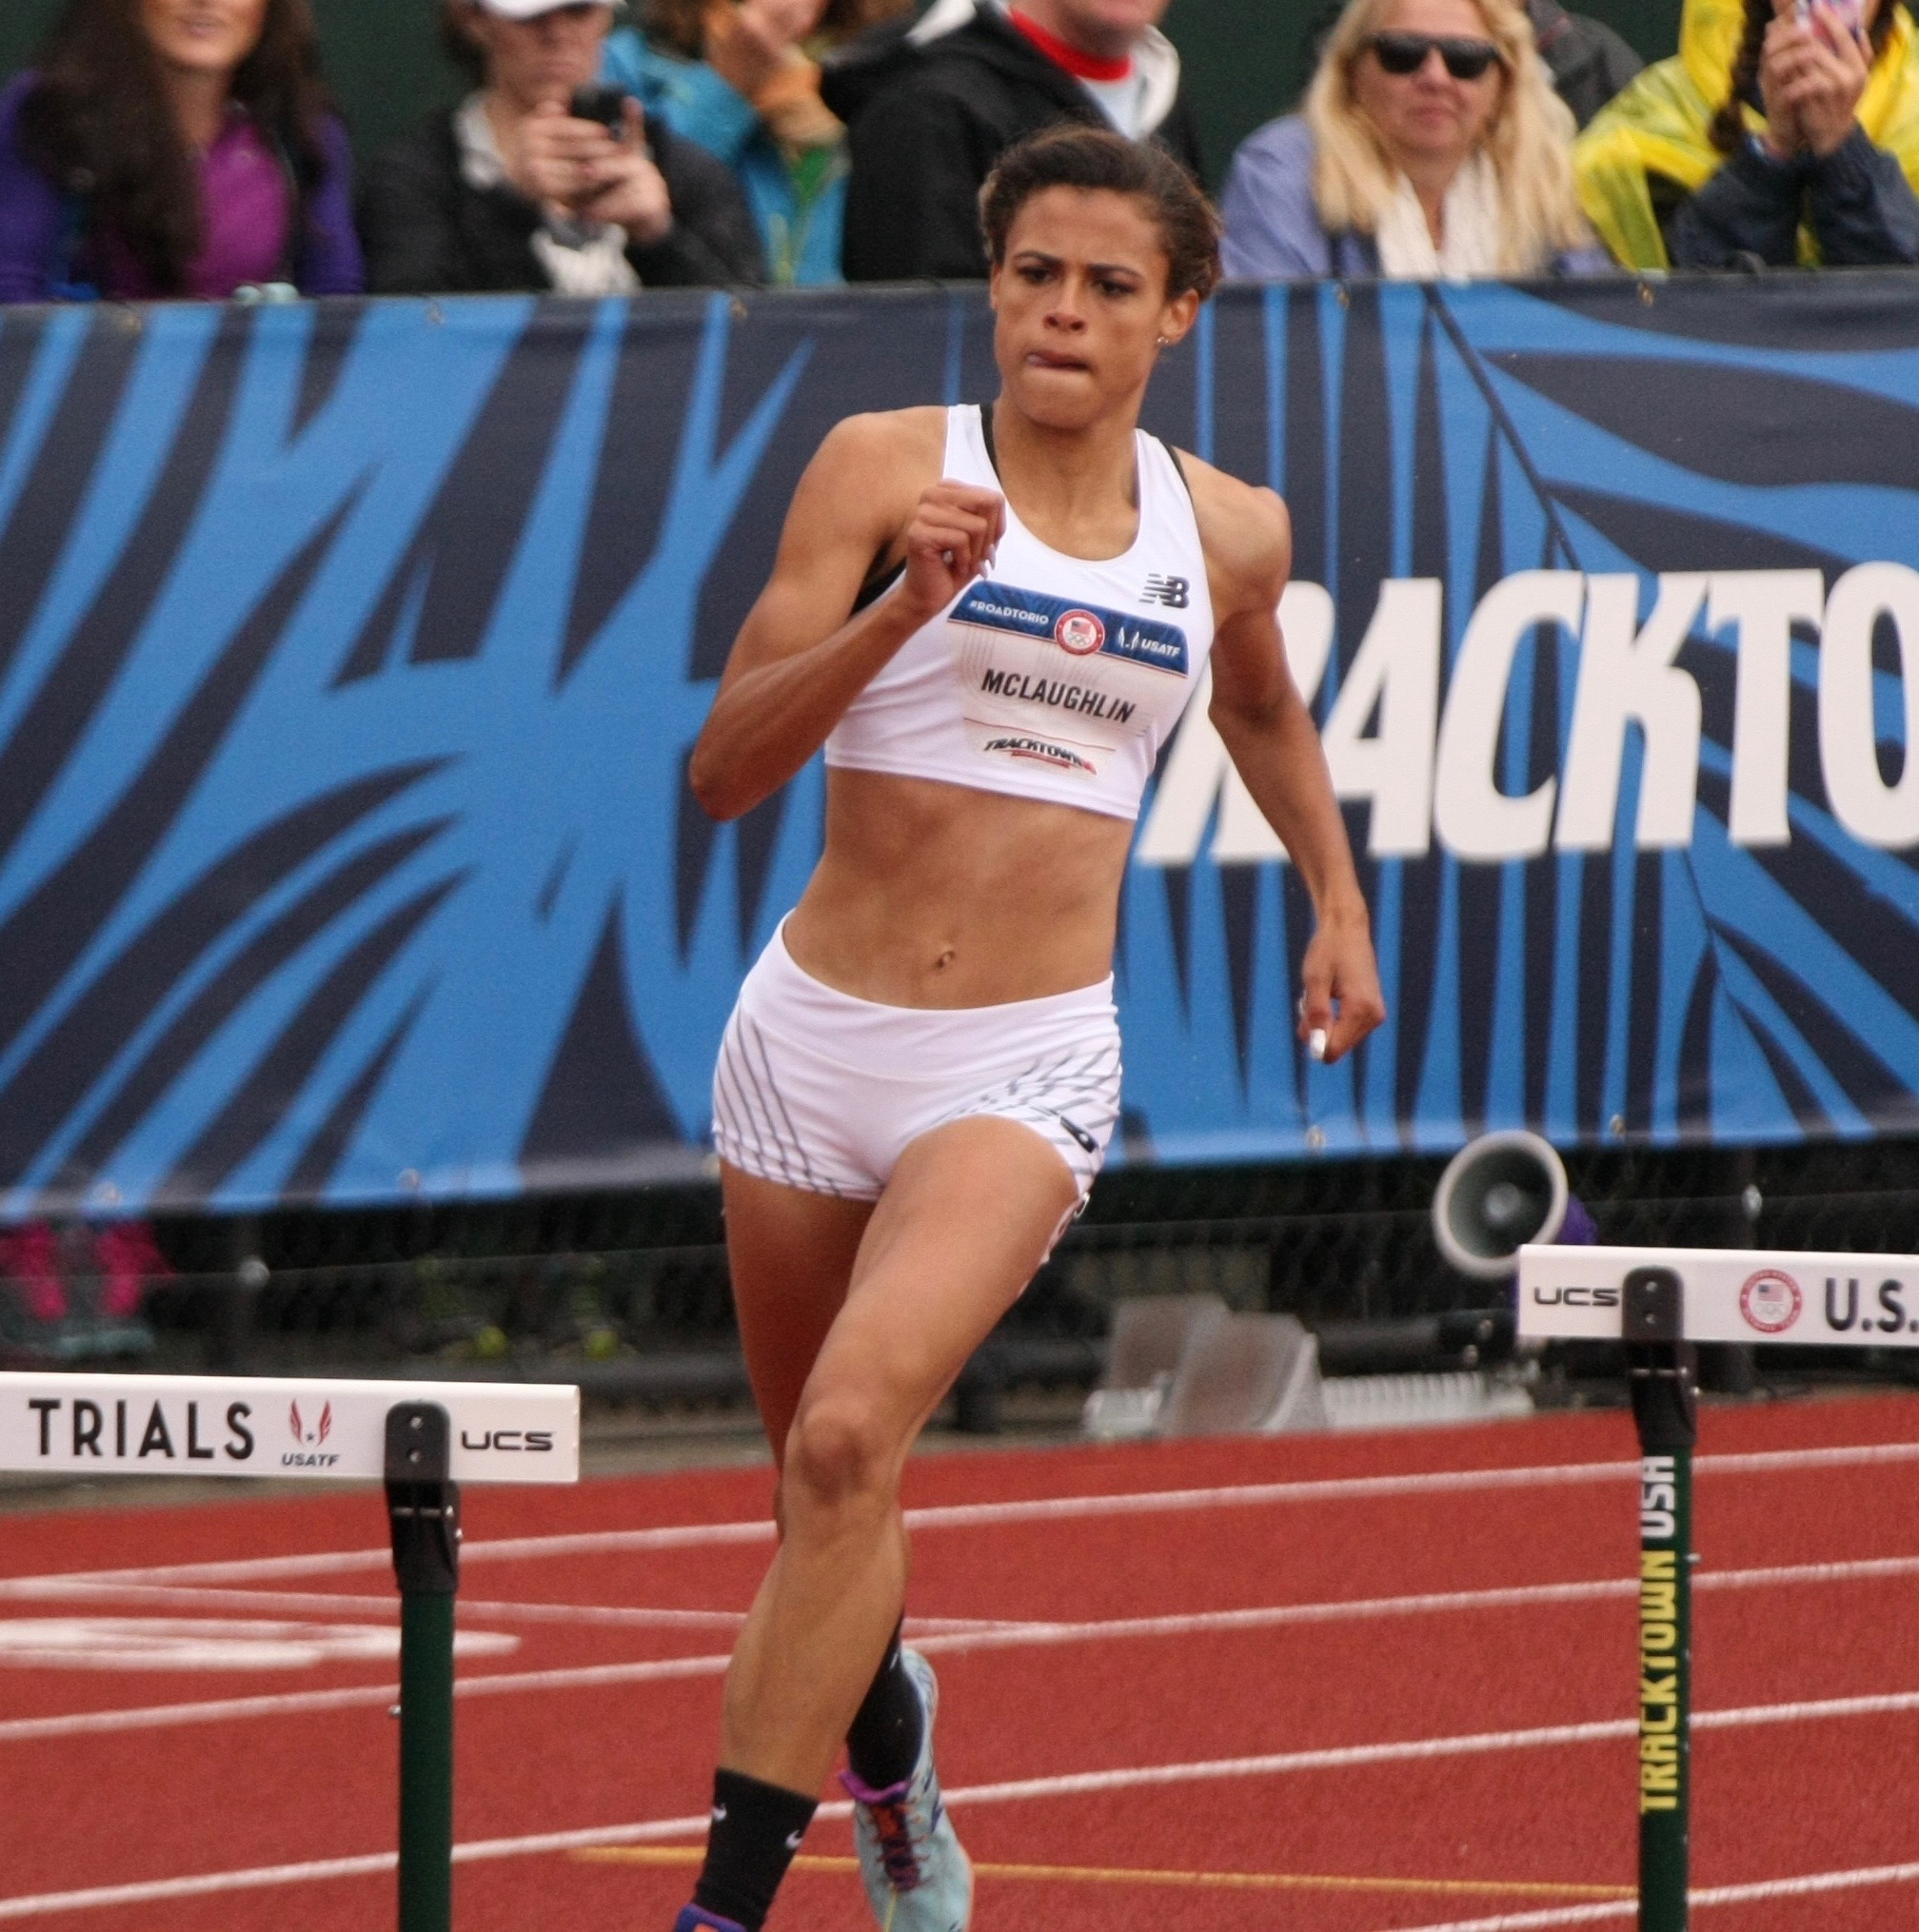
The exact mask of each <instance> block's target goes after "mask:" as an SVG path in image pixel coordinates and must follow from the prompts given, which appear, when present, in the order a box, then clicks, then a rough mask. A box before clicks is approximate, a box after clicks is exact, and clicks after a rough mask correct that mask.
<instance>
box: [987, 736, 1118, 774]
mask: <svg viewBox="0 0 1919 1932" xmlns="http://www.w3.org/2000/svg"><path fill="white" fill-rule="evenodd" d="M981 749H982V750H984V751H1003V752H1004V753H1005V754H1006V756H1007V757H1008V758H1028V759H1035V760H1037V761H1038V762H1039V763H1040V764H1042V765H1057V766H1058V767H1059V768H1060V769H1061V770H1063V771H1069V772H1084V773H1085V774H1086V775H1087V777H1088V778H1096V779H1097V778H1098V776H1099V774H1098V770H1097V769H1096V768H1095V766H1094V765H1093V764H1092V763H1091V762H1090V761H1089V760H1088V759H1083V758H1081V757H1080V756H1079V754H1078V752H1077V751H1068V750H1067V748H1066V747H1065V746H1064V745H1063V744H1053V743H1051V742H1050V741H1049V740H1047V739H1043V738H989V739H987V740H986V742H985V744H984V745H983V746H982V747H981Z"/></svg>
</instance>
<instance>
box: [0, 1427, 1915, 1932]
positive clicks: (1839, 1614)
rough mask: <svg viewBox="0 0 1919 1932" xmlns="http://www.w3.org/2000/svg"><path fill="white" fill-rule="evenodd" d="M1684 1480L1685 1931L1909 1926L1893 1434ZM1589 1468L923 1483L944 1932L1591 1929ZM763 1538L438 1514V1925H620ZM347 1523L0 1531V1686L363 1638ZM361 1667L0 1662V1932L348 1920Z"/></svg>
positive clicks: (1624, 1601) (663, 1519)
mask: <svg viewBox="0 0 1919 1932" xmlns="http://www.w3.org/2000/svg"><path fill="white" fill-rule="evenodd" d="M1701 1449H1702V1458H1701V1464H1700V1473H1699V1485H1698V1519H1699V1521H1698V1545H1699V1548H1700V1552H1701V1559H1702V1560H1701V1568H1700V1572H1699V1577H1700V1593H1699V1598H1698V1610H1697V1637H1696V1645H1695V1658H1696V1678H1695V1699H1696V1705H1697V1708H1698V1709H1699V1710H1700V1711H1701V1712H1702V1713H1705V1714H1706V1716H1705V1719H1704V1722H1703V1724H1702V1727H1701V1730H1700V1732H1699V1733H1698V1736H1697V1738H1696V1743H1695V1749H1696V1758H1695V1763H1696V1773H1697V1787H1698V1795H1697V1803H1696V1805H1695V1811H1694V1842H1695V1863H1694V1880H1695V1883H1696V1884H1697V1885H1698V1886H1700V1887H1702V1888H1704V1893H1705V1896H1704V1897H1703V1898H1702V1900H1701V1902H1700V1904H1699V1906H1698V1909H1697V1912H1696V1923H1697V1925H1698V1926H1699V1927H1700V1928H1701V1932H1786V1928H1789V1927H1791V1928H1802V1932H1803V1928H1806V1927H1818V1928H1820V1932H1865V1928H1867V1927H1871V1928H1873V1932H1878V1928H1880V1927H1882V1926H1885V1925H1887V1924H1913V1923H1919V1399H1915V1400H1906V1399H1875V1400H1870V1401H1843V1402H1826V1403H1807V1404H1801V1405H1792V1406H1787V1407H1763V1408H1751V1409H1739V1410H1711V1411H1709V1413H1708V1415H1707V1418H1706V1427H1705V1433H1704V1438H1703V1441H1702V1444H1701ZM1631 1457H1632V1431H1631V1426H1630V1424H1629V1423H1628V1422H1627V1421H1626V1420H1625V1418H1624V1417H1623V1416H1619V1415H1609V1416H1591V1417H1563V1418H1553V1419H1548V1420H1539V1421H1535V1422H1529V1423H1524V1424H1501V1425H1496V1426H1494V1427H1490V1428H1484V1429H1453V1430H1442V1431H1434V1432H1431V1433H1422V1434H1416V1435H1415V1434H1392V1435H1380V1436H1372V1437H1346V1438H1340V1439H1330V1438H1327V1439H1294V1440H1292V1441H1283V1442H1269V1441H1258V1442H1252V1441H1213V1442H1205V1443H1186V1444H1177V1445H1171V1446H1163V1447H1142V1448H1128V1449H1097V1450H1096V1449H1064V1450H1058V1451H1054V1452H1051V1453H1041V1454H1019V1455H1013V1454H986V1455H978V1456H957V1455H956V1456H942V1457H937V1458H929V1459H926V1460H924V1461H921V1462H920V1463H918V1464H916V1465H915V1467H914V1469H913V1471H912V1476H911V1482H910V1501H911V1503H912V1505H913V1507H914V1508H915V1510H916V1512H917V1523H916V1531H915V1549H916V1565H917V1569H916V1575H915V1579H914V1584H913V1597H912V1607H913V1609H914V1611H915V1613H916V1615H917V1617H918V1618H920V1620H921V1622H920V1631H921V1641H922V1642H923V1643H924V1645H925V1647H926V1648H927V1649H928V1650H929V1651H931V1652H932V1653H933V1654H934V1656H935V1658H936V1661H937V1663H938V1665H939V1667H940V1677H941V1681H942V1684H943V1686H944V1690H945V1706H944V1708H943V1710H942V1713H941V1718H940V1763H941V1767H942V1771H943V1774H944V1778H945V1782H946V1784H947V1787H948V1790H949V1792H951V1793H952V1794H953V1797H954V1813H955V1817H956V1819H957V1820H958V1821H959V1823H960V1827H961V1830H962V1832H963V1834H964V1836H965V1839H966V1842H967V1844H968V1846H969V1847H970V1848H971V1850H972V1851H973V1853H974V1856H975V1857H976V1859H977V1860H979V1862H980V1863H981V1864H982V1866H983V1867H985V1875H984V1876H982V1878H981V1880H980V1884H979V1905H978V1910H977V1913H976V1920H975V1922H976V1925H977V1927H978V1928H979V1932H1002V1928H1004V1932H1011V1928H1015V1927H1018V1928H1029V1927H1043V1928H1045V1932H1094V1928H1102V1932H1103V1928H1121V1932H1125V1928H1141V1932H1143V1928H1148V1927H1152V1928H1159V1927H1183V1926H1192V1927H1196V1928H1199V1927H1203V1928H1207V1932H1254V1928H1282V1927H1283V1928H1286V1932H1412V1928H1415V1927H1423V1928H1429V1932H1430V1928H1438V1927H1445V1928H1447V1932H1468V1928H1471V1932H1494V1928H1497V1932H1530V1928H1533V1927H1535V1926H1536V1927H1541V1928H1545V1927H1553V1926H1559V1925H1584V1924H1599V1925H1630V1924H1631V1922H1632V1920H1631V1906H1630V1902H1628V1900H1627V1898H1626V1897H1625V1895H1624V1891H1623V1889H1622V1888H1624V1887H1626V1886H1628V1885H1629V1884H1630V1883H1631V1880H1632V1865H1633V1845H1634V1813H1633V1764H1634V1756H1635V1754H1634V1747H1633V1745H1632V1738H1631V1731H1630V1725H1631V1719H1632V1711H1633V1707H1634V1706H1633V1699H1634V1695H1635V1691H1636V1683H1637V1677H1636V1661H1637V1660H1636V1655H1635V1650H1634V1626H1633V1599H1632V1585H1631V1578H1632V1573H1633V1570H1634V1567H1635V1544H1634V1536H1635V1522H1636V1519H1635V1515H1634V1508H1633V1505H1634V1497H1633V1491H1632V1482H1631V1477H1632V1462H1631V1460H1630V1459H1631ZM767 1500H768V1478H767V1476H766V1474H765V1473H764V1472H763V1471H752V1470H749V1471H728V1472H724V1473H713V1474H703V1475H694V1476H675V1477H665V1478H645V1479H626V1480H620V1481H602V1482H596V1483H592V1484H588V1485H585V1486H584V1487H583V1488H580V1489H579V1490H577V1491H561V1490H525V1491H519V1492H514V1491H509V1490H499V1489H476V1490H470V1491H469V1492H468V1495H467V1506H468V1508H467V1546H466V1566H465V1577H464V1593H463V1597H462V1624H463V1628H464V1629H466V1630H468V1631H471V1632H474V1633H476V1634H481V1635H485V1636H488V1637H490V1638H491V1639H493V1646H492V1647H491V1648H489V1649H488V1650H487V1651H486V1652H485V1654H481V1655H476V1656H472V1657H469V1658H467V1659H466V1660H465V1662H464V1664H463V1668H462V1684H463V1696H462V1701H461V1704H460V1706H459V1725H460V1737H459V1749H460V1771H459V1776H460V1799H459V1823H458V1835H459V1838H460V1840H461V1842H462V1843H463V1846H464V1847H465V1851H464V1852H463V1855H462V1858H463V1862H462V1863H461V1867H460V1872H459V1879H458V1891H457V1895H456V1897H457V1917H458V1922H459V1925H460V1927H461V1932H508V1928H511V1932H544V1928H549V1927H550V1928H563V1927H564V1928H568V1932H573V1928H578V1932H599V1928H611V1927H620V1928H627V1927H631V1928H636V1932H647V1928H652V1932H663V1927H664V1926H665V1925H666V1924H667V1923H668V1922H670V1919H671V1914H672V1911H673V1908H674V1907H675V1906H676V1905H677V1904H678V1903H679V1902H680V1901H681V1900H683V1898H684V1896H685V1893H686V1890H687V1888H688V1884H689V1880H690V1874H689V1870H688V1867H687V1864H686V1863H685V1861H686V1859H687V1858H688V1857H689V1856H690V1855H692V1853H691V1848H692V1847H693V1846H695V1845H696V1844H697V1843H698V1840H699V1837H700V1831H701V1825H700V1820H699V1814H700V1812H701V1810H702V1806H703V1803H704V1799H705V1793H706V1778H707V1774H708V1768H709V1763H710V1754H711V1750H712V1745H713V1738H714V1731H715V1721H716V1711H717V1705H718V1698H719V1690H720V1679H719V1675H718V1672H719V1669H720V1667H721V1660H722V1657H723V1653H724V1651H725V1649H726V1647H727V1646H728V1643H729V1641H730V1633H731V1630H732V1628H733V1626H734V1620H735V1619H737V1616H738V1614H739V1612H740V1611H741V1610H742V1609H743V1607H745V1605H746V1603H747V1602H748V1600H749V1597H750V1594H751V1591H752V1588H753V1586H754V1584H755V1582H756V1580H757V1578H758V1575H759V1573H760V1570H761V1568H762V1565H763V1564H764V1562H765V1559H766V1556H767V1553H768V1549H769V1547H770V1543H769V1533H768V1531H767V1529H766V1527H765V1510H766V1504H767ZM383 1535H384V1524H383V1522H382V1517H381V1511H380V1507H379V1503H378V1501H377V1498H375V1497H374V1496H373V1495H371V1494H368V1493H365V1492H362V1493H357V1494H351V1495H345V1494H333V1495H328V1496H324V1497H321V1498H318V1499H316V1500H312V1501H293V1502H283V1501H275V1502H271V1503H261V1502H244V1503H243V1502H229V1503H224V1504H214V1505H210V1506H208V1507H205V1508H180V1509H174V1508H167V1509H161V1508H154V1509H131V1510H127V1511H124V1512H120V1511H103V1510H89V1511H85V1512H74V1513H70V1514H63V1513H49V1514H43V1515H37V1516H36V1515H27V1516H14V1517H0V1656H4V1654H5V1646H4V1640H5V1638H6V1636H7V1625H8V1624H9V1623H11V1622H14V1621H17V1620H20V1619H29V1618H31V1619H45V1618H73V1617H82V1616H85V1617H113V1618H120V1619H131V1620H147V1619H165V1620H183V1619H185V1620H197V1619H217V1620H226V1621H228V1622H232V1621H236V1620H247V1621H248V1622H251V1621H255V1620H267V1621H277V1622H283V1623H285V1622H292V1623H298V1624H306V1625H312V1624H320V1625H324V1626H335V1625H341V1624H346V1625H358V1626H366V1625H376V1626H378V1625H388V1626H390V1625H391V1623H392V1621H393V1606H392V1598H391V1594H390V1591H391V1583H390V1571H389V1569H388V1567H387V1562H386V1554H385V1551H384V1548H381V1543H382V1537H383ZM109 1569H110V1570H112V1571H114V1572H117V1574H115V1575H112V1576H109V1577H105V1578H103V1577H102V1576H101V1575H100V1574H99V1573H101V1572H106V1571H109ZM89 1573H91V1576H90V1580H89V1581H84V1582H80V1581H75V1580H74V1579H75V1578H76V1577H87V1576H88V1575H89ZM596 1612H597V1614H596ZM132 1627H134V1628H136V1629H140V1628H149V1627H151V1626H149V1625H147V1624H146V1623H145V1622H144V1621H142V1622H138V1623H136V1624H135V1625H133V1626H132ZM189 1627H190V1626H189ZM14 1635H15V1637H16V1639H17V1636H18V1633H17V1632H15V1633H14ZM504 1640H514V1641H512V1643H511V1645H510V1647H509V1646H507V1644H506V1643H505V1641H504ZM393 1674H394V1673H393V1668H392V1666H391V1665H390V1663H384V1662H381V1661H379V1660H378V1659H377V1658H376V1659H374V1660H371V1661H367V1660H364V1659H363V1660H359V1661H354V1660H350V1659H349V1660H347V1661H335V1662H322V1663H319V1664H314V1665H311V1666H306V1667H287V1668H276V1669H261V1668H251V1669H231V1668H220V1669H209V1668H193V1669H185V1668H175V1669H171V1670H148V1669H144V1668H143V1669H139V1670H129V1669H102V1668H96V1667H64V1668H49V1667H38V1666H34V1667H30V1666H24V1665H21V1664H18V1663H15V1664H11V1665H10V1664H7V1663H5V1662H0V1925H8V1924H11V1923H13V1922H19V1923H23V1924H29V1925H36V1926H37V1925H47V1926H57V1927H60V1928H63V1932H68V1928H70V1932H109V1928H110V1932H186V1928H188V1927H191V1928H193V1932H229V1928H231V1932H241V1928H255V1927H261V1926H269V1925H270V1926H274V1927H298V1928H299V1932H349V1928H350V1932H366V1928H369V1927H377V1926H379V1925H381V1924H383V1923H385V1924H390V1923H391V1922H392V1915H391V1906H390V1903H389V1900H390V1892H391V1883H392V1882H391V1877H390V1873H389V1870H388V1869H387V1865H386V1861H387V1859H388V1858H389V1856H390V1846H391V1843H392V1836H393V1818H394V1771H393V1756H394V1730H393V1725H392V1724H391V1722H390V1720H389V1718H388V1717H387V1715H386V1705H387V1702H388V1701H389V1698H390V1695H391V1685H392V1681H393ZM850 1843H851V1840H850V1832H849V1830H848V1827H847V1825H846V1824H845V1821H844V1818H843V1815H836V1814H835V1813H834V1812H833V1811H832V1809H831V1808H830V1807H829V1808H828V1809H827V1810H825V1811H822V1814H821V1821H820V1823H819V1824H816V1826H815V1828H814V1831H813V1833H812V1835H811V1837H810V1838H809V1840H808V1843H807V1859H806V1862H805V1863H804V1866H803V1868H802V1869H801V1870H799V1871H797V1872H796V1874H795V1876H794V1877H793V1879H792V1880H791V1881H790V1882H789V1883H788V1886H787V1889H786V1892H785V1894H784V1895H783V1896H782V1900H781V1904H780V1906H779V1908H778V1909H777V1911H776V1913H775V1916H774V1919H773V1921H772V1932H829V1928H831V1932H859V1928H861V1927H862V1926H864V1925H865V1924H867V1923H868V1921H867V1920H866V1917H865V1913H864V1908H863V1904H862V1903H861V1900H860V1898H859V1894H858V1891H857V1882H856V1881H855V1880H854V1879H852V1878H851V1877H850V1876H848V1874H847V1872H846V1870H845V1869H844V1861H845V1858H846V1854H847V1852H848V1851H849V1849H850ZM596 1847H597V1848H596Z"/></svg>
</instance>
